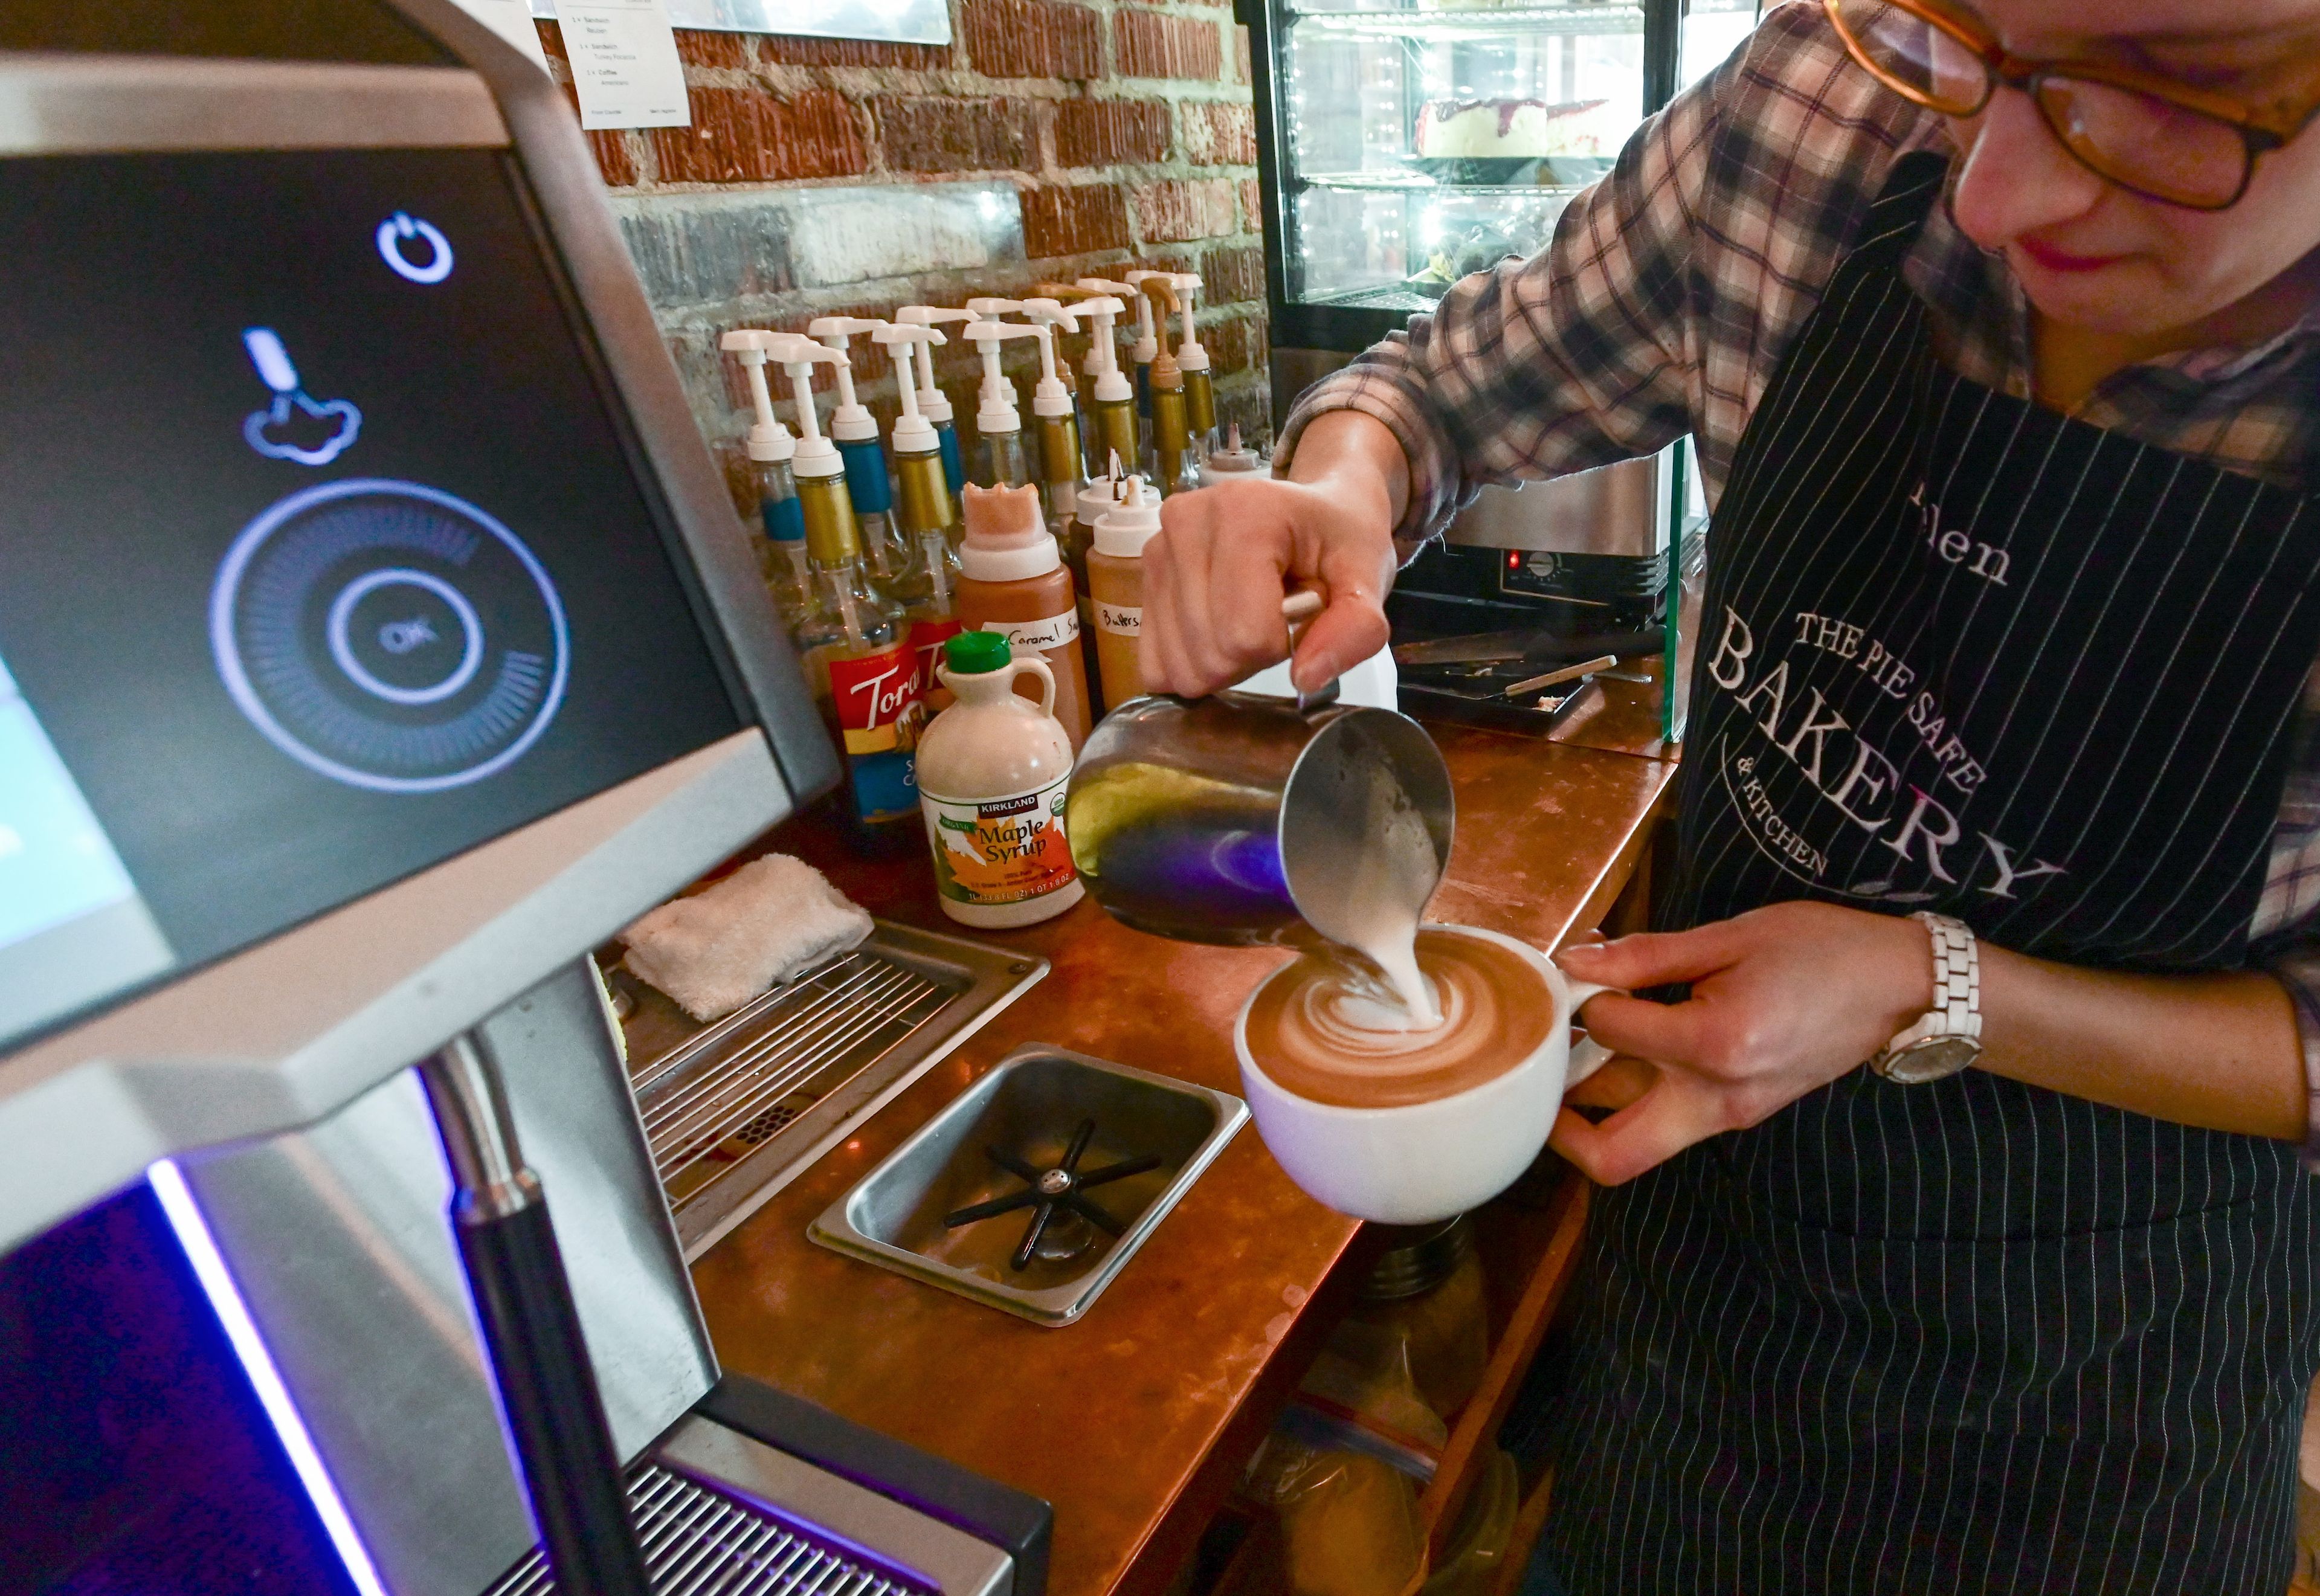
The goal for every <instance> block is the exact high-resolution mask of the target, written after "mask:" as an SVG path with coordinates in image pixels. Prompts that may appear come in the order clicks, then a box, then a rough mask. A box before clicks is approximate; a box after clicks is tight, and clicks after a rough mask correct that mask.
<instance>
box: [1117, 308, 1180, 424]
mask: <svg viewBox="0 0 2320 1596" xmlns="http://www.w3.org/2000/svg"><path fill="white" fill-rule="evenodd" d="M1167 275H1168V274H1167V273H1166V272H1164V271H1148V270H1137V271H1128V272H1122V273H1120V274H1119V280H1120V281H1121V282H1123V283H1125V284H1126V285H1127V286H1128V303H1129V304H1132V305H1134V306H1135V307H1136V342H1135V344H1134V346H1133V347H1132V348H1131V349H1129V350H1128V358H1130V359H1131V360H1133V361H1134V362H1135V363H1136V413H1137V417H1138V418H1139V419H1140V420H1141V421H1142V422H1144V424H1145V426H1146V428H1147V429H1148V428H1149V427H1150V426H1151V424H1152V362H1153V361H1154V360H1155V359H1157V358H1159V355H1160V336H1159V334H1158V333H1157V332H1156V331H1154V329H1153V322H1154V320H1155V318H1154V316H1153V311H1154V308H1155V307H1154V305H1153V302H1152V301H1151V300H1150V299H1148V298H1146V295H1145V292H1144V285H1145V284H1146V283H1148V282H1150V281H1152V280H1153V279H1154V278H1155V277H1160V278H1165V277H1167Z"/></svg>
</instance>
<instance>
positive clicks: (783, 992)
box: [620, 920, 1047, 1263]
mask: <svg viewBox="0 0 2320 1596" xmlns="http://www.w3.org/2000/svg"><path fill="white" fill-rule="evenodd" d="M1046 974H1047V960H1046V959H1044V958H1038V957H1033V956H1029V955H1026V954H1020V953H1016V952H1013V951H1011V950H1010V949H1008V948H995V947H992V946H990V945H989V944H987V943H981V942H970V941H968V940H966V939H964V938H959V937H946V936H939V935H937V934H936V933H934V932H932V931H921V930H919V929H915V928H913V927H911V926H904V925H897V924H895V923H893V921H891V920H878V921H876V922H875V926H874V928H873V929H872V930H871V933H870V937H869V939H868V940H866V941H865V942H864V943H863V944H862V945H861V946H860V947H859V948H855V949H854V950H853V951H852V952H850V953H845V954H841V955H839V956H838V957H836V958H834V959H831V960H830V961H829V962H828V963H826V964H824V965H823V966H820V968H819V969H815V970H811V971H809V972H808V973H807V974H805V975H801V976H799V977H798V978H797V979H796V980H794V981H792V982H790V983H788V984H786V985H783V986H776V987H775V988H774V989H773V990H772V991H771V992H768V993H766V994H765V995H764V996H763V997H760V998H757V999H756V1000H754V1001H752V1002H748V1003H747V1004H744V1005H743V1006H742V1007H741V1008H739V1009H737V1010H735V1011H733V1012H732V1013H730V1014H728V1015H727V1016H725V1018H723V1019H722V1020H713V1021H711V1023H709V1024H708V1025H705V1026H704V1025H696V1024H694V1023H693V1021H692V1020H690V1019H688V1018H687V1017H686V1016H685V1015H684V1012H683V1011H681V1010H679V1009H678V1008H677V1007H676V1005H675V1003H673V1002H670V1001H669V1000H668V999H667V998H666V997H664V996H662V995H661V994H660V993H657V992H654V991H652V990H651V989H650V988H649V987H648V986H646V985H645V984H643V983H642V982H640V981H638V980H636V979H635V977H633V976H631V975H628V973H627V972H626V971H621V972H620V979H621V983H622V984H623V988H624V990H625V991H626V992H627V993H628V994H629V996H630V999H631V1000H632V1002H633V1004H634V1007H633V1009H632V1011H631V1012H630V1015H629V1017H628V1019H627V1020H625V1021H624V1022H623V1029H624V1030H625V1031H626V1033H627V1036H628V1042H629V1047H630V1069H629V1079H630V1086H631V1087H632V1088H633V1090H634V1092H635V1094H636V1100H637V1113H638V1117H639V1119H640V1120H642V1121H643V1124H644V1130H645V1139H646V1141H647V1142H648V1144H649V1145H650V1147H651V1148H652V1155H653V1164H654V1166H655V1168H656V1169H657V1171H658V1173H659V1175H660V1179H661V1185H662V1189H663V1190H664V1191H665V1192H666V1193H667V1195H668V1204H669V1211H670V1214H671V1216H672V1217H673V1218H674V1219H675V1221H676V1233H677V1239H678V1240H679V1242H680V1243H682V1244H683V1246H684V1258H685V1261H686V1262H687V1263H692V1262H693V1261H694V1260H696V1259H698V1258H699V1257H700V1256H701V1255H702V1253H704V1252H706V1251H708V1250H709V1248H710V1247H711V1246H712V1245H714V1244H715V1243H716V1242H717V1241H718V1240H719V1239H720V1238H722V1237H723V1236H724V1235H725V1234H726V1233H727V1232H728V1231H730V1230H731V1229H733V1228H734V1227H735V1226H736V1225H739V1223H740V1222H741V1221H742V1220H745V1219H747V1218H748V1217H749V1215H751V1214H752V1213H754V1212H756V1211H757V1209H758V1208H759V1207H761V1206H762V1205H763V1204H764V1203H765V1202H766V1199H767V1198H769V1197H771V1196H772V1195H773V1194H774V1193H775V1192H778V1191H780V1190H781V1189H782V1187H784V1185H787V1184H788V1183H790V1182H791V1181H792V1180H793V1179H795V1178H796V1177H797V1175H798V1174H799V1173H800V1172H801V1171H802V1170H804V1169H805V1168H806V1166H807V1165H811V1163H812V1162H813V1161H814V1160H815V1159H817V1158H819V1157H820V1156H821V1155H822V1154H824V1153H826V1152H828V1151H829V1149H830V1148H831V1147H835V1146H837V1145H838V1142H840V1141H842V1140H844V1139H845V1138H847V1137H848V1136H850V1135H852V1134H853V1132H854V1129H855V1127H856V1126H858V1125H860V1124H861V1123H862V1121H863V1120H866V1119H868V1118H869V1117H870V1116H871V1115H872V1114H874V1113H875V1112H876V1111H878V1110H879V1109H881V1108H883V1107H884V1106H885V1104H886V1103H887V1102H890V1101H891V1100H892V1099H893V1097H894V1096H895V1094H896V1093H900V1092H901V1091H902V1088H904V1087H905V1086H908V1085H909V1084H911V1082H913V1081H915V1080H917V1079H918V1078H919V1077H920V1075H924V1074H925V1073H926V1072H927V1071H928V1070H929V1069H930V1068H932V1067H933V1066H934V1065H935V1064H936V1063H937V1062H938V1061H939V1060H940V1059H941V1058H943V1057H944V1056H946V1055H947V1054H948V1053H949V1052H950V1050H951V1049H952V1048H953V1047H956V1046H957V1045H958V1044H959V1043H960V1042H962V1041H964V1040H965V1038H968V1037H970V1036H972V1035H974V1032H975V1031H976V1030H978V1029H981V1028H982V1026H983V1022H984V1021H985V1020H989V1019H990V1018H991V1017H992V1015H993V1014H995V1013H997V1012H998V1011H1000V1010H1001V1009H1003V1008H1005V1007H1006V1006H1007V1005H1008V1004H1009V1003H1010V1002H1013V1001H1014V1000H1015V999H1016V997H1018V996H1019V995H1020V993H1022V992H1023V990H1024V989H1025V988H1026V987H1028V986H1029V985H1031V984H1033V983H1034V982H1036V981H1038V979H1039V978H1040V977H1041V976H1043V975H1046Z"/></svg>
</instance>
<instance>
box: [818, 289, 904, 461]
mask: <svg viewBox="0 0 2320 1596" xmlns="http://www.w3.org/2000/svg"><path fill="white" fill-rule="evenodd" d="M885 324H886V323H885V322H880V321H875V320H872V319H870V318H868V317H865V316H816V317H815V318H814V319H813V320H812V321H811V322H807V323H806V324H805V330H806V333H807V336H809V337H811V338H818V339H820V340H821V341H822V342H823V343H825V344H827V345H829V347H830V348H831V349H836V350H837V351H838V353H839V354H841V355H843V354H845V353H846V340H847V339H848V338H850V337H852V336H853V335H854V334H855V333H857V332H875V331H878V329H879V328H881V327H884V325H885ZM850 367H851V363H850V362H849V363H848V364H847V365H845V366H840V367H838V408H837V409H835V410H833V411H831V412H830V413H829V435H830V436H831V437H832V438H835V439H837V440H838V441H839V442H840V443H859V442H862V441H863V440H865V439H871V438H875V437H877V436H878V422H877V421H876V419H875V418H874V417H873V416H872V415H871V413H870V407H869V406H868V405H866V404H862V403H861V402H859V401H858V400H856V398H855V397H854V373H853V371H852V370H851V368H850Z"/></svg>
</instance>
